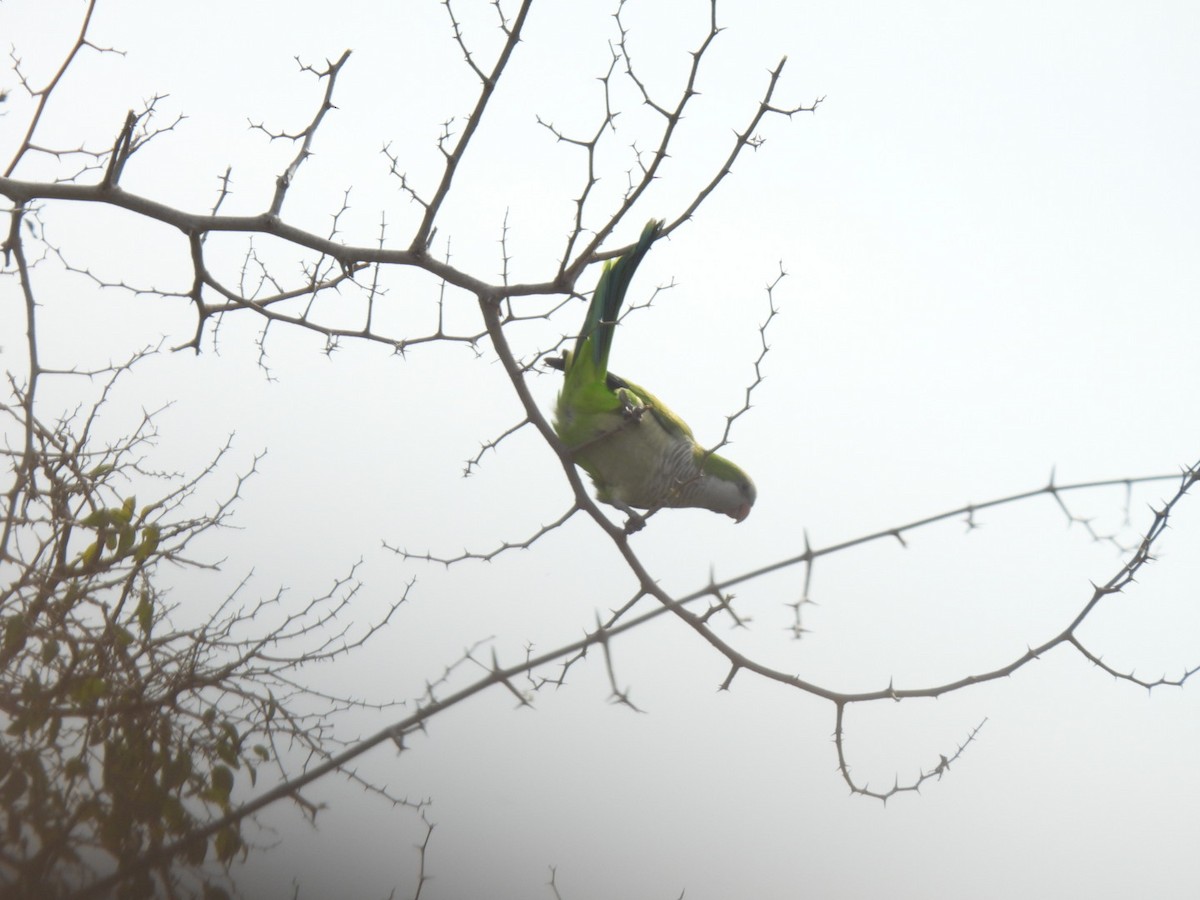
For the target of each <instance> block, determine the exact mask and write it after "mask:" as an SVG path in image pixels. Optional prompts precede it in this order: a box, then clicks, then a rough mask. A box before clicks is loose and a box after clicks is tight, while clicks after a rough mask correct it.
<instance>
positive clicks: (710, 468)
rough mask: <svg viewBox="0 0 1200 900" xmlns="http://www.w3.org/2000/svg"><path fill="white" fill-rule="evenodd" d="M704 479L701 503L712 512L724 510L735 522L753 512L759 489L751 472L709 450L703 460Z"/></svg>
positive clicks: (722, 511)
mask: <svg viewBox="0 0 1200 900" xmlns="http://www.w3.org/2000/svg"><path fill="white" fill-rule="evenodd" d="M703 469H704V476H705V477H704V479H703V481H702V485H701V491H700V497H698V498H697V499H699V500H700V501H701V502H700V505H702V506H703V507H704V508H705V509H711V510H712V511H713V512H719V513H724V514H725V515H727V516H729V518H731V519H733V520H734V521H735V522H741V521H742V520H743V519H745V518H746V516H748V515H750V509H751V507H753V506H754V501H755V500H756V499H758V491H757V490H755V487H754V482H753V481H751V480H750V476H749V475H747V474H746V473H745V472H743V471H742V470H741V469H739V468H738V467H737V466H735V465H734V464H733V463H731V462H730V461H729V460H727V459H726V458H725V457H723V456H718V455H717V454H715V453H710V454H709V455H708V456H707V457H706V458H705V460H704V463H703Z"/></svg>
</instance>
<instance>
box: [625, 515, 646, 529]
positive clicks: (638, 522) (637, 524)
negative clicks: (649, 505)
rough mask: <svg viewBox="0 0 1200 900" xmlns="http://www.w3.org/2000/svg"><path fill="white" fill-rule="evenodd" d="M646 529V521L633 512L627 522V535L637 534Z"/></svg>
mask: <svg viewBox="0 0 1200 900" xmlns="http://www.w3.org/2000/svg"><path fill="white" fill-rule="evenodd" d="M645 527H646V519H645V517H644V516H641V515H639V514H638V513H635V512H631V513H630V514H629V518H628V519H626V520H625V533H626V534H637V533H638V532H639V531H641V530H642V529H643V528H645Z"/></svg>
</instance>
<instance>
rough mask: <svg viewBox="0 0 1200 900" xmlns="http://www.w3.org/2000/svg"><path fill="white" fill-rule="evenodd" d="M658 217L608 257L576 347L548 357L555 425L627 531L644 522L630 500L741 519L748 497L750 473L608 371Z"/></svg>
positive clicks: (749, 503) (641, 391)
mask: <svg viewBox="0 0 1200 900" xmlns="http://www.w3.org/2000/svg"><path fill="white" fill-rule="evenodd" d="M661 227H662V222H658V221H654V220H651V221H650V222H649V223H648V224H647V225H646V228H645V230H644V231H643V232H642V236H641V239H640V240H639V241H638V243H637V246H636V247H634V249H633V250H631V251H630V252H629V253H627V254H626V255H624V256H622V257H620V258H619V259H616V260H611V261H609V262H608V263H607V264H605V267H604V272H603V274H602V275H601V276H600V281H599V283H598V284H597V285H596V292H595V293H594V294H593V295H592V302H591V305H590V306H589V307H588V312H587V318H585V319H584V322H583V328H582V329H581V330H580V332H579V339H578V340H577V341H576V343H575V350H574V351H569V350H568V351H564V352H563V356H562V359H552V360H550V361H549V364H550V365H551V366H553V367H554V368H556V369H562V370H563V374H564V377H563V386H562V390H561V391H560V392H559V395H558V404H557V406H556V408H555V411H554V430H555V431H556V432H557V433H558V436H559V438H561V439H562V442H563V443H564V444H565V445H566V446H567V449H568V450H570V451H571V455H572V457H573V458H574V460H575V462H576V463H577V464H578V465H579V466H581V467H582V468H583V469H584V471H586V472H587V473H588V474H589V475H590V476H591V478H592V482H593V483H594V484H595V486H596V497H597V499H599V500H601V501H602V502H604V503H608V504H611V505H612V506H615V507H617V508H618V509H620V510H622V511H623V512H625V513H627V514H628V515H629V521H628V522H627V523H626V530H627V531H630V532H632V531H636V530H638V529H639V528H641V527H642V525H643V524H644V521H643V519H642V517H641V516H640V515H638V513H636V512H635V511H634V508H635V507H636V508H637V509H648V510H657V509H660V508H662V507H667V506H672V507H699V508H701V509H711V510H712V511H713V512H719V513H724V514H725V515H727V516H729V517H730V518H732V519H735V520H736V521H738V522H740V521H742V520H743V519H744V518H746V516H748V515H749V514H750V507H752V506H753V505H754V499H755V490H754V482H753V481H751V480H750V476H748V475H747V474H746V473H745V472H743V471H742V470H741V469H739V468H738V467H737V466H735V465H734V464H733V463H731V462H730V461H729V460H727V459H725V458H724V457H723V456H718V455H717V454H716V453H709V452H707V451H705V450H704V448H702V447H701V446H699V445H698V444H697V443H696V440H695V438H694V437H693V436H692V430H691V429H690V428H688V426H687V424H686V423H685V422H684V421H683V420H682V419H680V418H679V417H678V416H677V415H675V414H674V413H673V412H671V410H670V409H668V408H667V407H666V405H665V404H664V403H663V402H662V401H661V400H659V399H658V398H657V397H655V396H654V395H653V394H651V393H650V392H649V391H647V390H646V389H645V388H642V387H639V386H638V385H636V384H634V383H633V382H632V381H627V380H625V379H624V378H621V377H619V376H617V375H614V374H613V373H612V372H610V371H608V354H609V350H610V349H611V348H612V340H613V332H614V330H615V329H616V325H617V318H618V315H619V313H620V311H621V303H622V302H623V301H624V300H625V292H626V291H627V290H628V289H629V283H630V281H631V280H632V278H633V273H634V272H635V271H636V270H637V267H638V264H639V263H640V262H641V261H642V257H643V256H645V255H646V252H647V251H648V250H649V249H650V245H651V244H653V243H654V241H655V239H656V238H657V237H658V235H659V230H660V229H661Z"/></svg>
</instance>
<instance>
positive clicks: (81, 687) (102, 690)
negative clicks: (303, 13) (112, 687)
mask: <svg viewBox="0 0 1200 900" xmlns="http://www.w3.org/2000/svg"><path fill="white" fill-rule="evenodd" d="M106 693H108V682H107V681H105V680H104V679H103V678H97V677H96V676H94V675H93V676H92V677H91V678H85V679H83V681H81V682H79V683H78V684H76V685H75V687H74V688H72V689H71V697H72V698H73V699H75V700H76V701H77V702H79V703H83V704H90V703H95V702H96V701H97V700H99V699H100V698H101V697H103V696H104V695H105V694H106Z"/></svg>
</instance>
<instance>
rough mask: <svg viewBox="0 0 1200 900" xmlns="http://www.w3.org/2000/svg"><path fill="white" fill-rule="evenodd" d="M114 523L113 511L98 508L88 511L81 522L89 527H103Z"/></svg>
mask: <svg viewBox="0 0 1200 900" xmlns="http://www.w3.org/2000/svg"><path fill="white" fill-rule="evenodd" d="M111 523H112V512H111V511H110V510H107V509H97V510H93V511H92V512H90V513H88V515H87V516H86V517H85V518H83V519H81V520H80V522H79V524H80V525H83V526H85V527H87V528H103V527H104V526H105V525H109V524H111Z"/></svg>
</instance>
